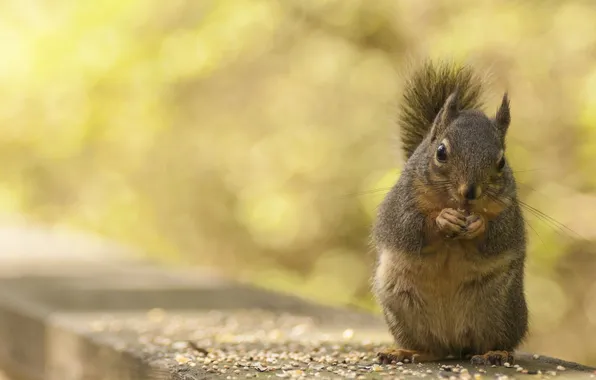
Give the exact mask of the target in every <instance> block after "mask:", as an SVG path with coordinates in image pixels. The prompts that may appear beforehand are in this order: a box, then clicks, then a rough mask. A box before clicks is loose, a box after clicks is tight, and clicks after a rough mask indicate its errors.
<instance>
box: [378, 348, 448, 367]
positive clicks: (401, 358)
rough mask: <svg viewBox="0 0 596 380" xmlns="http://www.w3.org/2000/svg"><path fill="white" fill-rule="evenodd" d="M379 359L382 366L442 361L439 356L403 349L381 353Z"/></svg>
mask: <svg viewBox="0 0 596 380" xmlns="http://www.w3.org/2000/svg"><path fill="white" fill-rule="evenodd" d="M377 358H378V359H379V362H380V363H381V364H391V363H397V362H410V363H422V362H432V361H436V360H440V359H441V358H439V357H438V356H435V355H432V354H429V353H427V352H421V351H415V350H404V349H401V348H390V349H387V350H383V351H379V352H378V353H377Z"/></svg>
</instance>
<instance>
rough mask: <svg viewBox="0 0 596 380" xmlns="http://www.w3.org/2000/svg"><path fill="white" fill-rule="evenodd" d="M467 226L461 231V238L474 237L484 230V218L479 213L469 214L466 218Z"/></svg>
mask: <svg viewBox="0 0 596 380" xmlns="http://www.w3.org/2000/svg"><path fill="white" fill-rule="evenodd" d="M466 221H467V226H466V229H465V232H464V233H463V236H462V237H463V238H465V239H474V238H476V237H478V236H480V235H482V234H483V233H484V231H485V230H486V223H485V221H484V218H483V217H482V216H480V215H476V214H473V215H470V216H468V217H467V218H466Z"/></svg>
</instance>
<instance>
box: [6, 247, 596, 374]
mask: <svg viewBox="0 0 596 380" xmlns="http://www.w3.org/2000/svg"><path fill="white" fill-rule="evenodd" d="M0 249H1V247H0ZM17 256H18V255H12V256H10V257H11V260H10V265H9V264H7V262H6V261H5V262H4V263H2V262H0V264H2V270H1V271H0V368H2V369H3V370H5V371H6V372H7V374H8V375H9V376H10V377H11V378H12V379H13V380H21V379H22V380H42V379H43V380H45V379H48V380H88V379H89V380H95V379H97V380H104V379H105V380H108V379H109V380H124V379H126V380H137V379H139V380H140V379H184V380H191V379H211V378H213V379H240V378H277V377H279V378H320V379H325V378H356V379H367V378H380V377H388V378H421V377H427V378H440V377H443V378H450V379H451V378H462V379H471V378H472V377H473V376H474V375H478V376H482V377H485V378H486V377H494V376H495V375H506V376H508V377H509V378H512V377H516V378H519V377H522V376H523V377H527V376H530V375H531V374H533V373H537V372H538V371H541V373H542V377H545V378H546V377H553V376H554V375H555V373H556V377H558V378H561V377H562V378H587V379H589V378H592V377H593V376H594V374H595V372H594V371H595V369H594V368H590V367H587V366H582V365H579V364H576V363H569V362H564V361H560V360H557V359H553V358H548V357H538V358H536V359H535V358H534V357H533V356H532V355H530V354H519V355H517V359H516V364H517V365H518V366H521V369H519V371H518V368H514V367H511V368H504V367H500V368H490V367H489V368H480V367H474V366H471V365H470V364H469V363H459V362H445V363H431V364H425V365H418V364H404V365H390V366H386V365H383V366H381V365H378V364H377V363H376V359H375V353H376V351H378V350H379V349H381V348H382V347H384V346H387V345H390V344H391V338H390V336H389V334H388V333H387V330H386V327H385V325H384V323H383V322H382V321H381V320H380V319H379V318H377V317H374V316H370V315H367V314H362V313H356V312H353V311H348V310H343V309H336V308H330V307H325V306H321V305H316V304H313V303H310V302H306V301H304V300H301V299H299V298H296V297H291V296H288V295H283V294H277V293H272V292H267V291H264V290H260V289H255V288H252V287H250V286H246V285H242V284H238V283H235V282H233V281H228V280H226V279H225V278H222V277H219V276H217V275H215V273H214V272H213V271H210V270H199V269H196V270H164V269H159V268H156V267H154V266H152V265H151V264H149V263H146V262H143V261H140V260H138V259H134V258H131V257H126V258H122V257H110V258H109V259H108V258H107V257H108V256H105V257H103V259H102V256H101V254H97V255H96V257H95V259H89V258H81V257H79V256H77V255H74V256H75V257H68V258H67V259H66V258H65V259H63V260H56V259H55V258H54V259H52V260H49V261H47V260H42V259H41V258H42V257H43V255H39V254H38V255H36V256H35V258H34V259H33V260H26V257H21V259H15V258H16V257H17ZM0 261H2V260H1V257H0ZM560 366H563V367H565V368H564V369H562V368H561V367H560ZM558 367H559V368H558ZM524 371H525V372H529V374H527V375H526V374H524Z"/></svg>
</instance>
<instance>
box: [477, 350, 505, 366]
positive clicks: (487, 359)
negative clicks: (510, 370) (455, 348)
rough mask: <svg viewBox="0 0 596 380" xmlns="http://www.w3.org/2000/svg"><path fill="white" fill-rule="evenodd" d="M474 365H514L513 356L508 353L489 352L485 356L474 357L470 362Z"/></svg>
mask: <svg viewBox="0 0 596 380" xmlns="http://www.w3.org/2000/svg"><path fill="white" fill-rule="evenodd" d="M470 361H471V362H472V364H477V365H498V366H502V365H504V364H505V363H509V364H513V361H514V358H513V354H512V353H511V352H508V351H489V352H487V353H486V354H484V355H474V356H472V359H471V360H470Z"/></svg>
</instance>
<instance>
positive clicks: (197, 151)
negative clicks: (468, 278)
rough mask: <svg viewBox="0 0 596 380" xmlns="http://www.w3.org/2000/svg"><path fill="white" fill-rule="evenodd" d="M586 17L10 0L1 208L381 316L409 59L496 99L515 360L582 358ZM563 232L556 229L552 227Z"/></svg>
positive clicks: (572, 13) (473, 6) (261, 3)
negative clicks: (525, 232)
mask: <svg viewBox="0 0 596 380" xmlns="http://www.w3.org/2000/svg"><path fill="white" fill-rule="evenodd" d="M595 19H596V2H593V1H541V2H537V1H527V2H523V3H522V2H516V1H511V2H507V1H496V0H492V1H490V0H484V1H464V0H459V1H453V0H449V1H448V0H433V1H431V0H425V1H422V0H403V1H402V0H400V1H395V0H375V1H370V0H194V1H192V0H188V1H184V0H170V1H154V0H101V1H96V2H89V1H86V2H85V1H78V2H77V1H42V0H5V1H3V2H2V3H1V4H0V36H1V38H0V51H1V52H2V54H1V56H2V59H0V124H1V125H2V127H1V131H2V133H0V157H1V160H2V163H3V164H2V166H1V169H0V180H1V182H0V211H1V212H2V213H5V214H10V213H25V214H26V215H29V216H31V217H34V218H36V219H37V220H39V221H42V222H44V223H50V224H54V225H68V226H74V227H77V228H83V229H87V230H91V231H95V232H99V233H101V234H102V235H104V236H107V237H110V238H113V239H117V240H120V241H123V242H126V243H129V244H132V245H134V246H136V247H139V248H140V249H142V250H144V251H146V252H148V253H149V254H150V255H152V256H153V257H156V258H159V259H162V260H163V262H164V264H185V265H188V264H193V265H208V266H214V267H216V268H218V270H220V271H223V272H225V273H227V274H230V275H232V276H235V277H237V278H239V279H242V280H245V281H251V282H254V283H256V284H259V285H260V286H265V287H269V288H275V289H280V290H283V291H289V292H294V293H297V294H300V295H303V296H306V297H309V298H312V299H315V300H318V301H322V302H327V303H331V304H338V305H349V306H352V307H359V308H366V309H372V310H377V308H376V305H375V304H374V302H373V300H372V298H371V295H370V292H369V278H370V275H371V268H372V263H373V259H374V253H373V251H372V249H371V246H370V244H369V233H370V226H371V223H372V221H373V218H374V215H375V209H376V207H377V205H378V203H379V202H380V200H381V199H382V198H383V196H384V194H385V192H386V191H387V188H388V186H391V185H392V184H393V183H394V182H395V180H396V178H397V175H398V174H399V169H400V168H401V166H402V164H403V162H402V161H401V153H400V152H399V150H398V149H399V141H398V140H397V132H398V131H397V130H396V128H397V127H396V126H395V124H394V114H395V109H396V106H397V102H398V100H399V94H400V91H401V86H402V83H403V81H402V80H403V75H401V74H402V73H404V72H406V69H407V68H408V67H409V66H408V65H411V64H415V63H416V62H417V60H419V59H423V58H426V57H432V58H437V57H439V58H449V59H455V60H465V61H466V62H468V63H472V64H473V65H475V66H476V67H477V68H478V70H479V71H480V72H482V73H485V72H486V73H490V74H491V78H492V81H491V85H490V86H489V88H488V91H487V110H489V111H491V110H493V109H496V107H497V104H498V101H499V99H500V96H501V95H502V92H503V91H504V90H505V89H508V90H509V92H510V96H511V99H512V100H511V101H512V115H513V124H512V127H511V129H510V134H509V153H508V154H509V157H510V161H512V164H513V166H514V168H515V170H518V171H519V173H518V180H519V187H520V192H521V197H522V199H523V200H524V201H525V202H527V203H528V204H529V205H531V206H532V207H534V208H536V209H537V210H539V211H540V212H541V213H544V214H545V215H547V216H544V215H542V216H540V215H539V214H538V213H537V212H527V213H526V215H527V218H528V223H529V225H530V228H529V237H530V241H531V244H530V248H529V256H530V257H529V262H528V276H527V294H528V298H529V303H530V308H531V318H532V319H531V322H532V323H531V324H532V326H531V327H532V336H531V338H530V339H529V340H528V342H527V344H526V346H525V347H524V348H525V349H529V350H536V351H540V352H543V353H545V354H551V355H557V356H560V357H563V358H566V359H571V360H578V361H582V362H585V363H591V364H596V245H595V244H593V243H592V241H594V240H596V223H594V220H593V219H594V216H595V215H596V174H595V172H594V171H595V170H596V165H595V164H594V162H595V160H596V127H595V125H596V64H595V62H596V61H595V58H596V26H595V23H594V20H595ZM558 223H562V224H564V225H565V226H567V227H568V228H566V227H562V226H561V225H559V224H558Z"/></svg>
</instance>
